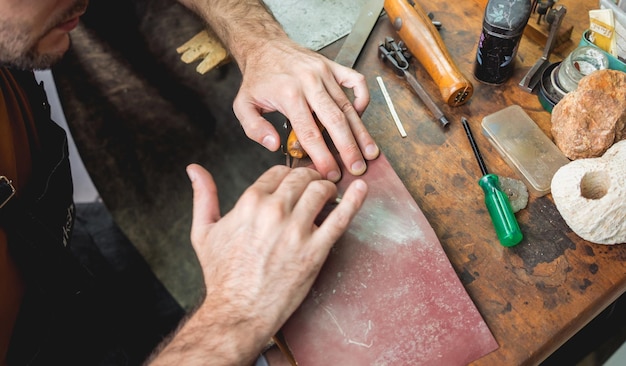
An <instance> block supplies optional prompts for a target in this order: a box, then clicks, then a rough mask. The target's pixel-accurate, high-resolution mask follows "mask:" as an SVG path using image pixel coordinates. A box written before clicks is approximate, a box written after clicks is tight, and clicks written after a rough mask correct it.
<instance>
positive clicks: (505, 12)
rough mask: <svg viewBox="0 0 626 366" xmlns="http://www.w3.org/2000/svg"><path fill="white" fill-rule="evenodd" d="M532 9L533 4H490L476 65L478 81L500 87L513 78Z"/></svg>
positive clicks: (508, 0) (503, 0) (496, 0)
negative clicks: (520, 44) (516, 60)
mask: <svg viewBox="0 0 626 366" xmlns="http://www.w3.org/2000/svg"><path fill="white" fill-rule="evenodd" d="M531 6H532V4H531V0H490V1H489V2H488V3H487V7H486V8H485V16H484V19H483V29H482V32H481V34H480V38H479V40H478V51H477V52H476V62H475V64H474V76H475V77H476V79H477V80H478V81H481V82H484V83H487V84H496V85H497V84H502V83H504V82H505V81H507V80H508V78H509V77H510V76H511V74H512V73H513V67H514V63H515V62H514V61H515V55H516V54H517V47H518V46H519V42H520V39H521V38H522V33H523V32H524V27H525V26H526V24H527V23H528V19H529V18H530V13H531Z"/></svg>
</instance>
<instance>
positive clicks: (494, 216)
mask: <svg viewBox="0 0 626 366" xmlns="http://www.w3.org/2000/svg"><path fill="white" fill-rule="evenodd" d="M461 122H462V123H463V128H464V129H465V133H466V134H467V138H468V139H469V142H470V145H472V150H474V155H475V156H476V160H478V165H479V166H480V170H481V172H482V174H483V177H482V178H480V180H479V181H478V185H479V186H480V187H481V188H482V189H483V191H484V192H485V204H486V205H487V210H488V211H489V216H491V221H492V222H493V226H494V227H495V229H496V234H497V235H498V239H499V240H500V244H502V245H504V246H505V247H512V246H514V245H516V244H518V243H519V242H520V241H522V238H523V236H522V231H521V230H520V228H519V225H518V224H517V220H516V219H515V214H513V209H511V203H510V202H509V197H508V196H507V195H506V193H504V192H502V189H501V188H500V181H499V180H498V176H497V175H495V174H489V172H488V171H487V167H486V166H485V162H484V161H483V157H482V156H481V155H480V151H479V150H478V146H477V145H476V141H474V136H472V131H471V130H470V127H469V124H468V123H467V119H466V118H465V117H461Z"/></svg>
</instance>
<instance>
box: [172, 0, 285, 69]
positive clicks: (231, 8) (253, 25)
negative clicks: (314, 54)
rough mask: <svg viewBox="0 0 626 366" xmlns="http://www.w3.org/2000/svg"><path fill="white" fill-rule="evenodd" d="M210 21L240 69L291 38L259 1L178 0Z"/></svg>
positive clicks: (206, 20)
mask: <svg viewBox="0 0 626 366" xmlns="http://www.w3.org/2000/svg"><path fill="white" fill-rule="evenodd" d="M179 1H180V2H181V3H182V4H183V5H185V6H186V7H188V8H189V9H191V10H192V11H194V12H195V13H196V14H198V15H199V16H200V17H201V18H202V19H203V20H204V21H205V22H207V23H208V24H209V25H210V26H211V28H212V29H213V30H214V31H215V33H216V34H217V35H218V37H220V39H221V40H222V41H223V42H224V43H225V45H226V47H227V48H228V49H229V51H230V53H231V54H232V56H233V57H234V59H235V60H236V61H237V63H238V64H239V67H240V68H242V69H245V63H246V60H247V59H248V58H249V57H250V56H252V53H253V52H254V51H256V50H260V49H262V48H263V47H262V46H263V45H264V44H266V43H268V42H271V41H277V40H279V41H281V42H284V41H288V40H289V38H288V37H287V35H286V34H285V32H284V31H283V29H282V27H281V26H280V24H278V22H277V21H276V20H275V19H274V17H273V16H272V14H271V13H270V12H269V10H268V9H267V8H266V6H265V5H264V4H263V2H261V1H259V0H179Z"/></svg>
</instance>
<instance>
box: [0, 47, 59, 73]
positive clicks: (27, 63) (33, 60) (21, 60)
mask: <svg viewBox="0 0 626 366" xmlns="http://www.w3.org/2000/svg"><path fill="white" fill-rule="evenodd" d="M36 47H37V46H33V47H32V48H31V49H30V50H28V51H26V52H25V53H23V54H22V55H20V57H18V58H15V59H13V60H2V62H1V63H0V64H2V65H4V66H8V67H11V68H15V69H19V70H44V69H49V68H50V67H52V65H54V64H55V63H57V62H59V61H60V60H61V58H63V54H64V53H56V54H49V53H48V54H40V53H39V52H37V49H36Z"/></svg>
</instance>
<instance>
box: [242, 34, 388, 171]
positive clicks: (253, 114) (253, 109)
mask: <svg viewBox="0 0 626 366" xmlns="http://www.w3.org/2000/svg"><path fill="white" fill-rule="evenodd" d="M249 53H250V55H252V56H249V57H248V58H247V62H246V63H245V64H244V65H243V66H244V68H243V69H242V72H243V83H242V85H241V88H240V89H239V94H238V95H237V98H236V99H235V103H234V111H235V114H236V116H237V118H238V119H239V121H240V122H241V125H242V126H243V128H244V130H245V131H246V134H247V135H248V137H250V138H251V139H252V140H255V141H257V142H259V143H260V144H262V145H263V146H265V147H266V148H267V149H269V150H272V151H274V150H276V149H278V148H279V145H280V142H279V136H278V133H277V132H276V130H275V129H274V127H273V126H272V125H271V124H270V123H269V122H268V121H266V120H265V118H263V113H266V112H273V111H278V112H280V113H282V114H283V115H284V116H286V117H287V118H288V119H289V121H290V122H291V125H292V127H293V129H294V131H295V133H296V135H297V136H298V139H299V141H300V143H301V144H302V147H303V148H304V149H305V150H306V152H307V153H308V154H309V156H310V157H311V160H312V161H313V163H314V164H315V167H316V169H317V170H318V171H319V172H320V173H322V175H323V176H324V177H326V178H327V179H329V180H331V181H338V180H339V178H341V173H340V170H339V167H338V165H337V162H336V161H335V159H334V157H333V155H332V154H331V152H330V150H329V149H328V147H327V146H326V143H325V142H324V138H323V136H322V133H321V132H320V130H319V128H318V127H317V125H316V123H315V120H314V118H313V115H312V113H315V115H316V116H317V118H318V119H319V121H320V122H321V124H322V125H324V127H325V129H326V131H328V133H329V135H330V137H331V139H332V140H333V143H334V144H335V146H336V148H337V150H338V152H339V154H340V156H341V159H342V161H343V163H344V165H345V166H346V167H347V168H348V170H349V171H350V173H352V174H354V175H361V174H363V173H364V172H365V170H366V162H365V160H371V159H375V158H376V157H377V156H378V154H379V150H378V147H377V146H376V143H375V142H374V140H373V139H372V137H371V136H370V134H369V133H368V132H367V130H366V128H365V125H364V124H363V121H361V117H360V115H361V114H362V113H363V111H364V110H365V108H366V107H367V105H368V103H369V91H368V89H367V85H366V83H365V78H364V77H363V75H361V74H359V73H358V72H356V71H354V70H352V69H350V68H347V67H343V66H341V65H339V64H337V63H335V62H333V61H330V60H328V59H327V58H325V57H323V56H321V55H319V54H317V53H315V52H312V51H310V50H307V49H304V48H302V47H300V46H299V45H297V44H295V43H294V42H293V41H291V40H289V39H283V40H282V41H281V42H268V43H266V44H264V45H262V46H259V48H258V49H255V50H251V51H250V52H249ZM342 87H344V88H348V89H352V90H353V94H354V101H353V102H352V103H351V102H350V100H349V99H348V97H347V96H346V94H345V93H344V91H343V90H342Z"/></svg>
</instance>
